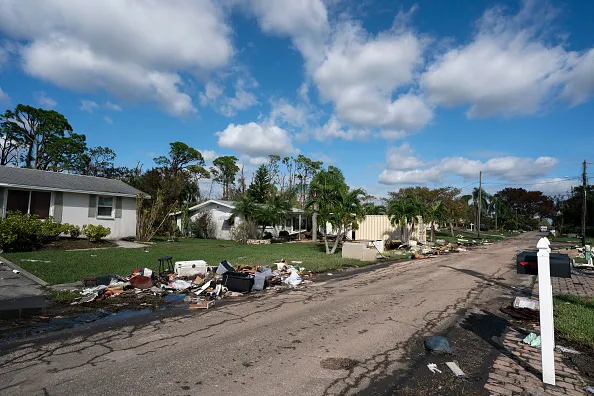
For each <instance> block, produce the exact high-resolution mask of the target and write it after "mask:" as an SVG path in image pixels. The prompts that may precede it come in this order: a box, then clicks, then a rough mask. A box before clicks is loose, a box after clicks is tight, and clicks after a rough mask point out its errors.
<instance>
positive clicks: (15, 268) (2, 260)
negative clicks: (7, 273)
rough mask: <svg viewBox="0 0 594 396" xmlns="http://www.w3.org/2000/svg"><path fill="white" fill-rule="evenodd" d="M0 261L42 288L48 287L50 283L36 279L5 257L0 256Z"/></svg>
mask: <svg viewBox="0 0 594 396" xmlns="http://www.w3.org/2000/svg"><path fill="white" fill-rule="evenodd" d="M0 261H1V262H3V263H4V264H6V265H7V266H8V267H10V269H14V270H17V271H19V272H20V273H21V274H22V275H24V276H25V277H27V278H29V279H31V280H32V281H33V282H35V283H37V284H39V285H41V286H47V285H48V283H47V282H46V281H44V280H43V279H41V278H38V277H36V276H35V275H33V274H32V273H30V272H28V271H26V270H24V269H22V268H21V267H19V266H18V265H16V264H15V263H13V262H11V261H8V260H6V259H5V258H4V257H2V256H0Z"/></svg>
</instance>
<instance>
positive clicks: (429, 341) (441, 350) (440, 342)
mask: <svg viewBox="0 0 594 396" xmlns="http://www.w3.org/2000/svg"><path fill="white" fill-rule="evenodd" d="M425 349H427V350H428V351H431V352H433V353H437V354H446V353H452V347H451V346H450V343H449V341H448V340H447V339H446V338H445V337H442V336H429V337H426V338H425Z"/></svg>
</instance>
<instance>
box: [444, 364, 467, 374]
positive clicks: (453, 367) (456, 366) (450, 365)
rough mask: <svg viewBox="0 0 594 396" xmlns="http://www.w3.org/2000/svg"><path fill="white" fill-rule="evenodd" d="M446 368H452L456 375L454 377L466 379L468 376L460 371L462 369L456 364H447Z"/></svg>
mask: <svg viewBox="0 0 594 396" xmlns="http://www.w3.org/2000/svg"><path fill="white" fill-rule="evenodd" d="M446 366H448V367H449V368H450V370H452V373H454V375H455V376H456V377H465V376H466V374H464V371H462V370H461V369H460V367H458V365H457V364H456V362H446Z"/></svg>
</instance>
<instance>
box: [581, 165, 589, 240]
mask: <svg viewBox="0 0 594 396" xmlns="http://www.w3.org/2000/svg"><path fill="white" fill-rule="evenodd" d="M586 164H587V163H586V160H584V164H583V165H584V169H583V171H582V188H583V190H582V245H585V244H586V205H587V201H586V186H587V184H588V179H587V177H586Z"/></svg>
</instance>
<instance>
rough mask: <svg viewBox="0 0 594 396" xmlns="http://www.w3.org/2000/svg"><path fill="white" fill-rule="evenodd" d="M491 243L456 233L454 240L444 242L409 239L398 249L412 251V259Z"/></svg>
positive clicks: (439, 240) (467, 249)
mask: <svg viewBox="0 0 594 396" xmlns="http://www.w3.org/2000/svg"><path fill="white" fill-rule="evenodd" d="M492 244H493V242H491V241H490V240H488V239H484V240H481V241H476V240H474V239H467V238H463V237H462V235H458V236H457V240H456V241H455V242H446V241H445V240H444V239H437V240H436V241H435V243H425V244H424V243H421V242H416V241H411V242H410V243H409V245H404V246H400V247H399V249H400V250H402V249H405V250H406V251H408V252H410V253H412V255H411V257H412V258H413V259H425V258H431V257H436V256H439V255H444V254H449V253H462V252H468V251H469V250H471V249H473V248H476V247H478V246H481V245H492Z"/></svg>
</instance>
